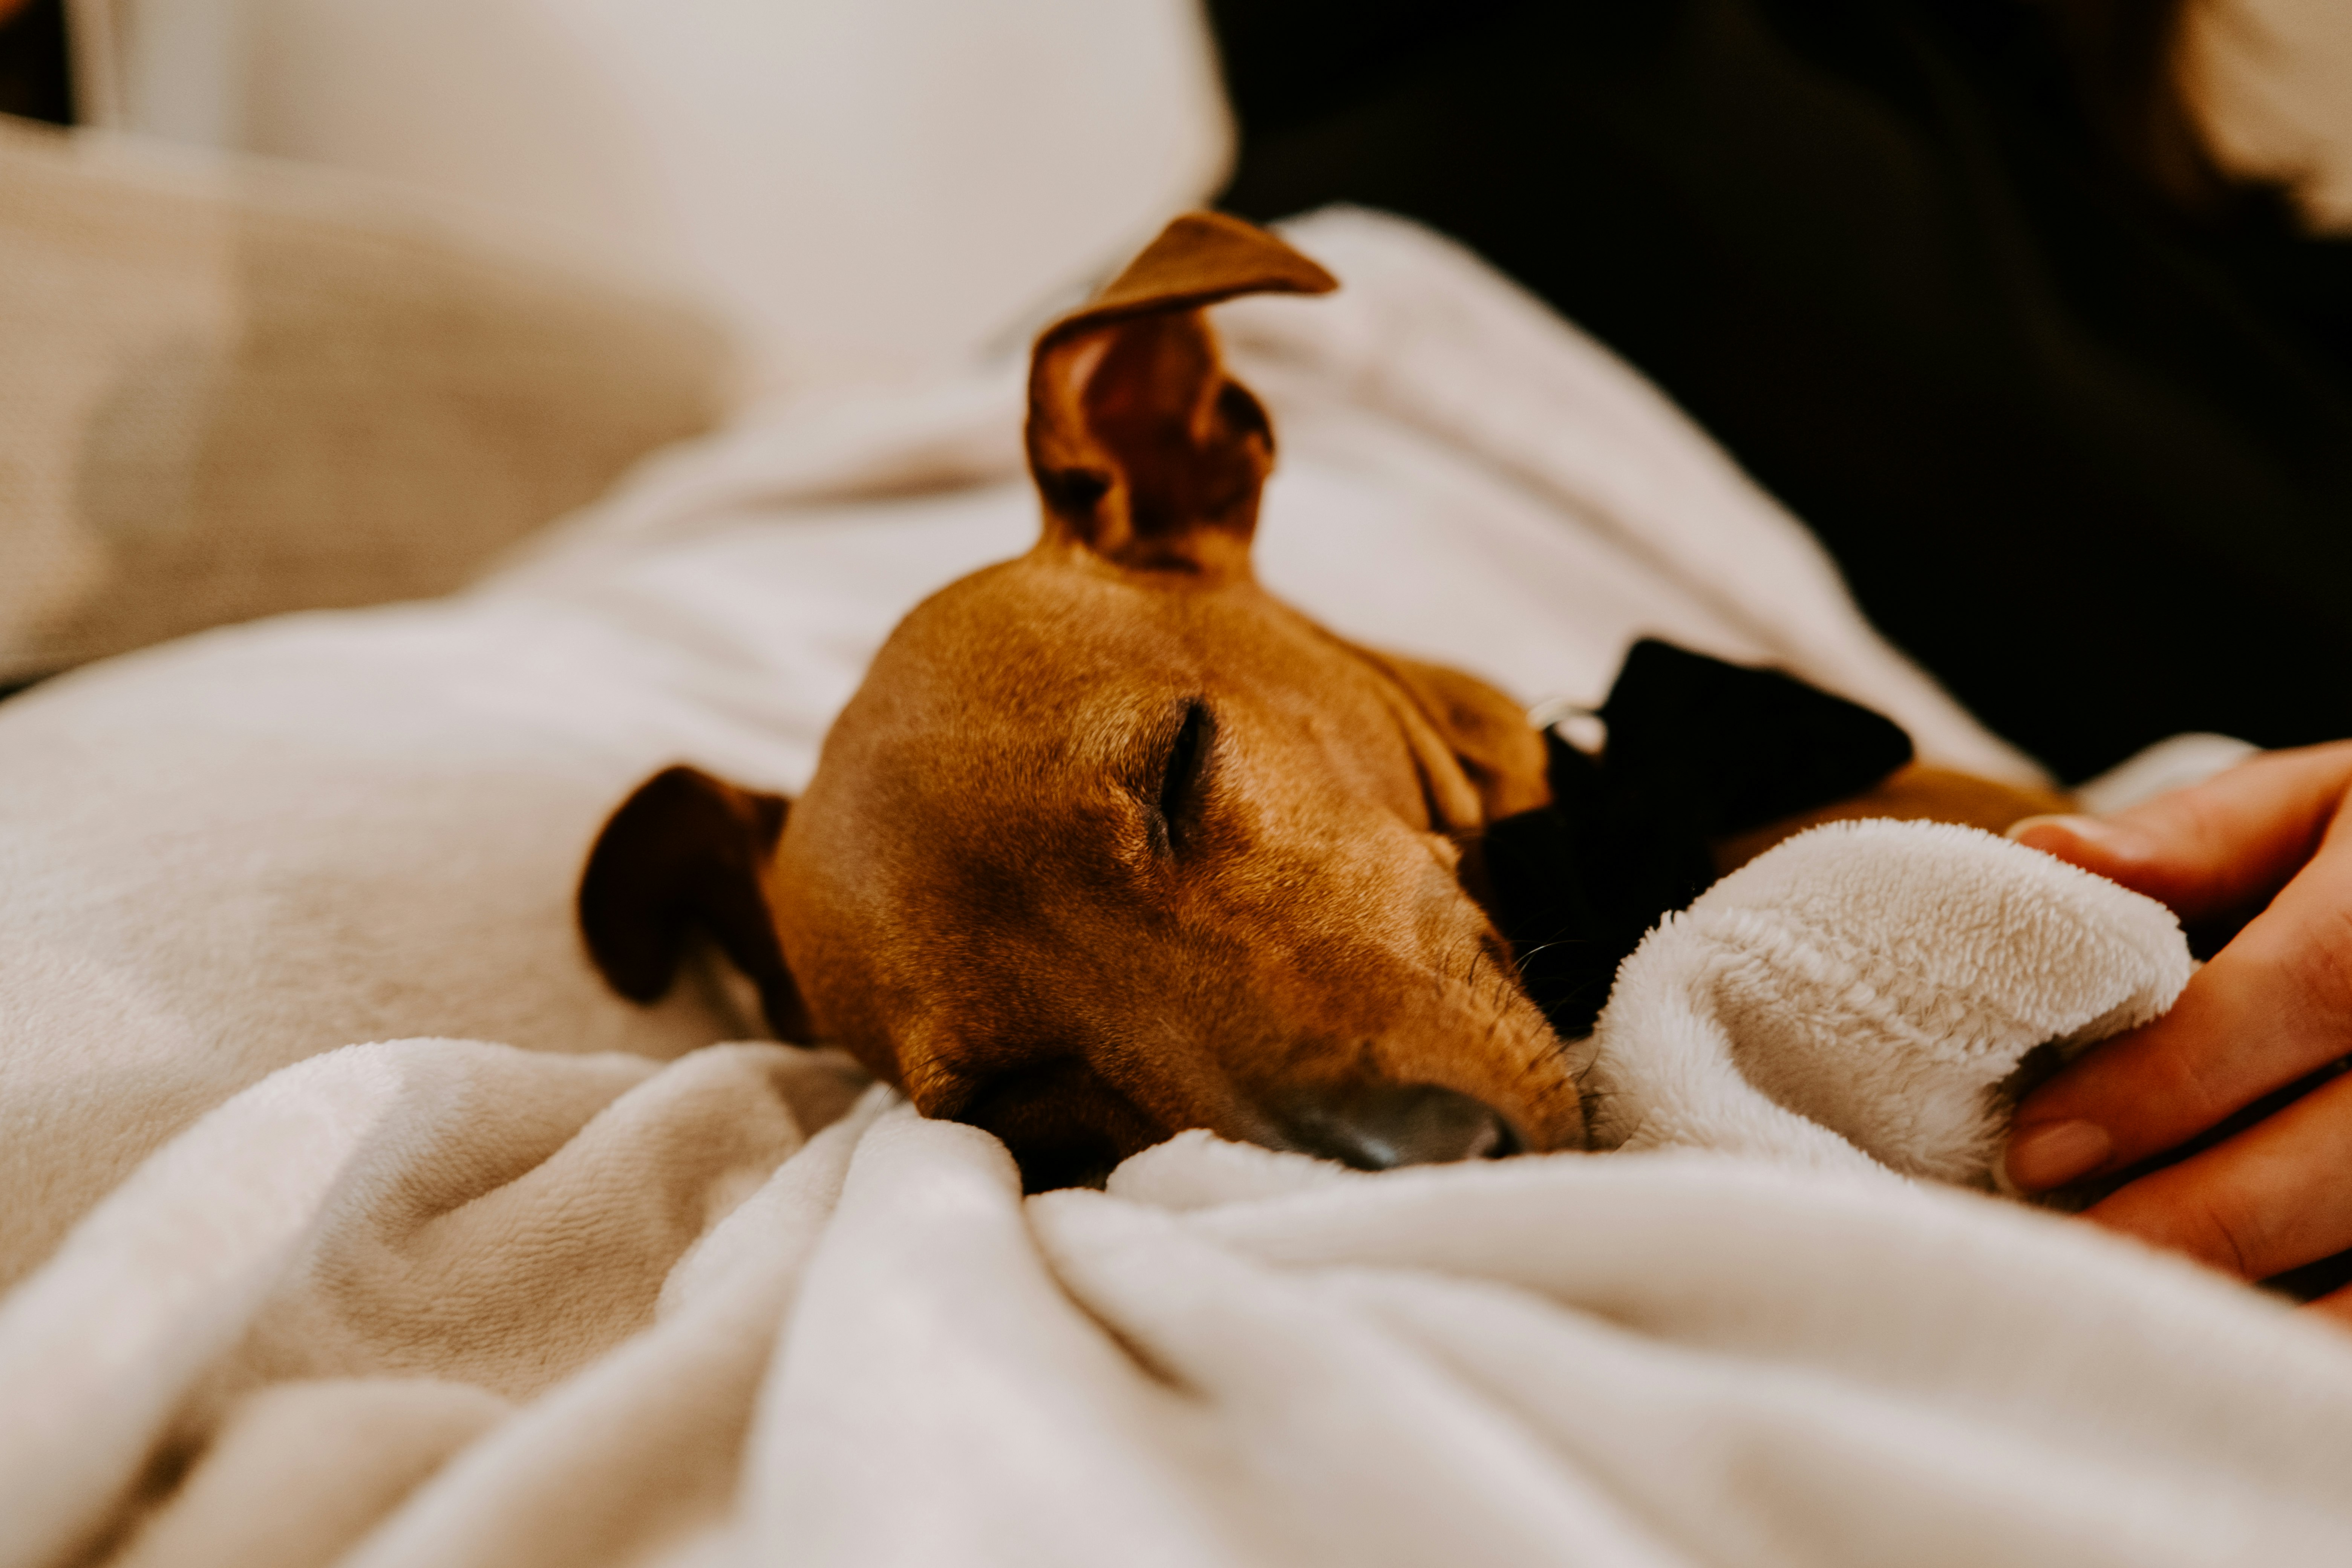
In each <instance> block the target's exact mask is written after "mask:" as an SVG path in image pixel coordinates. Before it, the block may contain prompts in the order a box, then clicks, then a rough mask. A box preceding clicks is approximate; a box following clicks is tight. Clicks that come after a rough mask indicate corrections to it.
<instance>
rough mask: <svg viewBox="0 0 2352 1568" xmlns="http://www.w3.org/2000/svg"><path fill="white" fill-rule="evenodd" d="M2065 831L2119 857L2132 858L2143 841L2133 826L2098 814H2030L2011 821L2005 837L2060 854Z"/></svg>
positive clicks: (2108, 853) (2093, 846)
mask: <svg viewBox="0 0 2352 1568" xmlns="http://www.w3.org/2000/svg"><path fill="white" fill-rule="evenodd" d="M2061 834H2063V835H2065V836H2066V837H2071V838H2073V839H2074V841H2075V842H2076V843H2078V844H2085V845H2088V846H2089V847H2092V848H2094V849H2097V850H2101V851H2103V852H2105V854H2107V855H2109V856H2112V857H2114V858H2118V859H2121V858H2128V857H2129V856H2130V855H2131V854H2132V852H2133V851H2134V850H2136V849H2137V848H2138V847H2139V843H2140V839H2139V835H2137V833H2134V832H2133V831H2132V830H2131V829H2129V828H2127V827H2118V826H2116V825H2115V824H2114V823H2112V822H2103V821H2101V820H2100V819H2099V818H2097V817H2095V816H2028V817H2025V818H2022V819H2021V820H2020V821H2016V822H2012V823H2011V824H2010V825H2009V832H2008V833H2007V834H2006V835H2005V836H2004V837H2007V838H2009V839H2010V840H2011V842H2012V843H2016V844H2022V845H2024V846H2025V847H2027V848H2029V849H2044V850H2047V851H2049V852H2050V853H2053V854H2056V853H2057V852H2058V851H2060V850H2061V849H2063V848H2064V847H2065V838H2062V837H2058V835H2061Z"/></svg>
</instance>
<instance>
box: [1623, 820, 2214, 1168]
mask: <svg viewBox="0 0 2352 1568" xmlns="http://www.w3.org/2000/svg"><path fill="white" fill-rule="evenodd" d="M2195 967H2196V963H2195V961H2194V960H2193V959H2192V958H2191V957H2190V956H2189V946H2188V942H2187V941H2186V940H2185V939H2184V938H2183V936H2182V935H2181V931H2180V927H2179V922H2178V921H2175V920H2174V919H2173V916H2172V914H2171V912H2170V911H2169V910H2166V909H2165V908H2164V906H2163V905H2161V904H2158V903H2157V902H2156V901H2155V900H2151V899H2147V898H2143V897H2141V896H2140V895H2139V894H2137V893H2134V892H2131V891H2129V890H2127V889H2124V888H2121V887H2118V886H2117V885H2116V884H2115V883H2113V882H2110V881H2107V880H2106V879H2104V878H2099V877H2095V876H2092V875H2090V874H2089V873H2087V872H2084V871H2081V870H2078V869H2076V868H2074V867H2072V866H2068V865H2066V864H2064V863H2063V862H2062V861H2059V860H2055V859H2053V858H2051V857H2049V856H2047V855H2043V854H2042V853H2040V852H2038V851H2036V850H2032V849H2027V848H2023V847H2020V846H2018V845H2015V844H2011V843H2010V842H2008V841H2007V840H2006V839H2001V838H1996V837H1993V836H1992V835H1990V834H1989V833H1982V832H1979V831H1978V830H1976V829H1975V828H1970V827H1956V826H1949V825H1947V824H1942V823H1919V822H1891V821H1864V822H1841V823H1833V824H1831V825H1830V826H1824V827H1818V828H1814V829H1813V830H1811V832H1808V833H1803V834H1800V835H1798V836H1797V837H1794V838H1791V839H1790V840H1788V841H1787V842H1786V843H1784V844H1781V845H1779V846H1777V847H1774V848H1773V849H1772V850H1770V851H1769V853H1767V854H1765V855H1762V856H1759V858H1756V859H1755V860H1754V861H1751V862H1750V863H1749V864H1748V865H1747V866H1744V867H1742V868H1740V869H1738V871H1735V872H1733V873H1732V874H1731V875H1730V876H1728V877H1726V878H1725V879H1723V880H1722V881H1720V882H1718V883H1717V884H1716V885H1715V886H1714V887H1713V888H1711V889H1708V890H1707V891H1706V894H1704V895H1703V896H1702V897H1701V898H1700V899H1699V900H1697V901H1696V903H1694V904H1693V905H1692V906H1691V907H1690V908H1689V909H1688V910H1685V911H1684V912H1682V913H1680V914H1675V915H1669V916H1668V917H1667V918H1666V919H1665V921H1664V922H1663V923H1661V924H1660V925H1659V926H1658V928H1657V929H1656V930H1654V931H1652V932H1651V933H1650V934H1649V935H1648V936H1647V937H1646V938H1644V939H1643V942H1642V945H1641V946H1640V947H1639V948H1638V949H1636V950H1635V952H1633V956H1632V957H1630V958H1628V959H1627V960H1626V961H1625V963H1624V965H1623V967H1622V969H1621V970H1620V971H1619V973H1618V976H1617V984H1616V987H1615V989H1614V990H1613V991H1612V992H1611V993H1610V997H1609V1005H1608V1007H1607V1008H1606V1009H1605V1010H1604V1011H1603V1012H1602V1014H1601V1020H1600V1025H1599V1026H1598V1028H1597V1029H1596V1030H1595V1032H1594V1036H1593V1045H1594V1047H1595V1048H1596V1052H1597V1054H1596V1058H1595V1061H1594V1064H1593V1068H1592V1070H1591V1078H1590V1079H1589V1083H1590V1086H1591V1091H1592V1094H1591V1099H1592V1105H1593V1110H1594V1118H1593V1127H1592V1133H1593V1147H1595V1148H1600V1149H1627V1150H1634V1149H1657V1148H1706V1149H1716V1150H1721V1151H1725V1152H1738V1153H1748V1154H1754V1155H1758V1156H1759V1157H1762V1158H1766V1159H1769V1160H1772V1161H1774V1162H1775V1163H1782V1164H1792V1165H1809V1166H1815V1167H1822V1168H1849V1169H1854V1170H1859V1171H1868V1170H1871V1169H1873V1168H1874V1167H1878V1168H1883V1169H1885V1170H1888V1171H1893V1172H1895V1173H1899V1174H1902V1175H1906V1176H1923V1177H1928V1178H1931V1179H1934V1180H1937V1181H1943V1182H1953V1183H1960V1184H1968V1185H1972V1186H1990V1185H1992V1184H1994V1181H1995V1154H1996V1152H1997V1150H1998V1147H1999V1143H2000V1133H2001V1130H2002V1125H2003V1122H2004V1121H2005V1119H2006V1116H2007V1113H2008V1110H2009V1104H2010V1097H2009V1095H2008V1093H2007V1092H2006V1090H2005V1084H2006V1080H2008V1079H2010V1078H2011V1075H2012V1074H2014V1073H2015V1072H2016V1070H2017V1068H2018V1066H2019V1064H2020V1062H2021V1061H2022V1060H2023V1058H2025V1056H2026V1054H2027V1053H2028V1052H2030V1051H2032V1049H2033V1048H2034V1047H2037V1046H2042V1045H2045V1044H2048V1045H2053V1046H2055V1047H2058V1048H2059V1050H2060V1051H2061V1052H2062V1053H2063V1052H2067V1051H2071V1050H2076V1049H2079V1048H2080V1047H2084V1046H2087V1045H2089V1044H2091V1043H2092V1042H2094V1041H2096V1040H2101V1039H2105V1038H2106V1037H2108V1036H2110V1035H2115V1034H2118V1033H2121V1032H2122V1031H2123V1030H2125V1029H2128V1028H2130V1027H2132V1026H2135V1025H2137V1024H2142V1023H2145V1022H2147V1020H2148V1019H2150V1018H2153V1017H2156V1016H2158V1015H2159V1014H2161V1013H2163V1012H2164V1011H2165V1010H2166V1009H2167V1008H2168V1007H2170V1006H2171V1005H2172V1003H2173V1001H2174V999H2175V998H2176V997H2178V996H2179V994H2180V990H2181V987H2182V986H2183V985H2185V984H2188V981H2189V975H2190V973H2192V972H2193V971H2194V970H2195Z"/></svg>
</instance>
